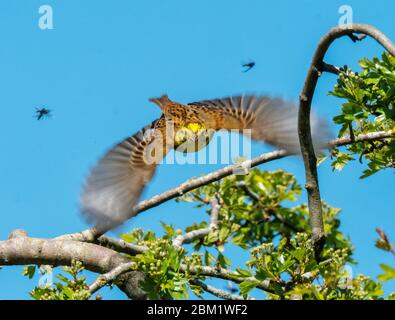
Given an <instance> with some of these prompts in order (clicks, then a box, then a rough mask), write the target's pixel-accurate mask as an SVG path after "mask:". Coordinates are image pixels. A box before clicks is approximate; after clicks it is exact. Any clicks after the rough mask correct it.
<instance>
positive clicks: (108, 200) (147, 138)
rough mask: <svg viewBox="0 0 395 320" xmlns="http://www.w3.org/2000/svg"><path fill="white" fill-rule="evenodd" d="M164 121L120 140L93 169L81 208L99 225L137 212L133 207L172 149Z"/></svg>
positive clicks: (115, 223) (109, 225)
mask: <svg viewBox="0 0 395 320" xmlns="http://www.w3.org/2000/svg"><path fill="white" fill-rule="evenodd" d="M164 123H165V119H164V117H161V118H160V119H158V120H156V121H154V122H152V123H151V124H150V125H148V126H146V127H144V128H143V129H142V130H140V131H139V132H137V133H136V134H135V135H133V136H131V137H129V138H127V139H125V140H123V141H122V142H120V143H118V144H117V145H115V146H114V147H113V148H111V149H110V150H109V151H108V152H107V153H106V154H105V155H104V156H103V157H102V158H101V159H100V160H99V161H98V163H97V164H96V165H95V167H94V168H93V169H92V171H91V172H90V174H89V176H88V178H87V179H86V183H85V185H84V188H83V191H82V196H81V212H82V213H83V214H84V215H85V216H86V217H87V219H88V221H89V222H91V223H95V225H96V227H97V228H105V229H111V228H113V227H116V226H118V225H120V224H122V223H123V222H124V221H125V220H127V219H128V218H130V217H132V216H134V212H133V207H134V206H135V205H136V203H137V201H138V200H139V198H140V195H141V193H142V191H143V189H144V187H145V185H146V184H147V183H148V182H149V181H150V180H151V178H152V176H153V174H154V173H155V169H156V166H157V164H158V163H159V162H160V161H161V160H162V158H163V157H164V156H165V155H166V153H167V151H168V150H167V148H166V146H165V144H164V139H163V136H162V134H163V132H164V130H163V128H164Z"/></svg>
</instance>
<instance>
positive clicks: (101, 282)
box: [89, 262, 135, 294]
mask: <svg viewBox="0 0 395 320" xmlns="http://www.w3.org/2000/svg"><path fill="white" fill-rule="evenodd" d="M133 265H135V262H127V263H123V264H121V265H119V266H117V267H115V268H114V269H112V270H111V271H110V272H107V273H105V274H102V275H101V276H99V277H98V278H97V279H96V280H95V281H94V282H93V283H92V284H91V285H90V286H89V292H90V293H91V294H94V293H95V292H96V291H97V290H99V289H100V288H102V287H104V286H105V285H107V284H108V283H110V282H113V281H114V280H115V279H116V278H118V277H119V276H120V275H121V274H123V273H125V272H127V271H130V268H131V267H132V266H133Z"/></svg>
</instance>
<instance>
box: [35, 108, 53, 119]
mask: <svg viewBox="0 0 395 320" xmlns="http://www.w3.org/2000/svg"><path fill="white" fill-rule="evenodd" d="M50 116H51V110H49V109H47V108H36V112H35V114H34V117H36V118H37V120H41V119H43V118H46V117H50Z"/></svg>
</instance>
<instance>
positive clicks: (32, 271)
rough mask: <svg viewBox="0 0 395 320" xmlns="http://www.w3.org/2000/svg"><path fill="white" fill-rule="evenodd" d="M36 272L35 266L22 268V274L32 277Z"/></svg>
mask: <svg viewBox="0 0 395 320" xmlns="http://www.w3.org/2000/svg"><path fill="white" fill-rule="evenodd" d="M35 272H36V266H27V267H24V268H23V275H24V276H27V277H29V279H32V278H33V276H34V274H35Z"/></svg>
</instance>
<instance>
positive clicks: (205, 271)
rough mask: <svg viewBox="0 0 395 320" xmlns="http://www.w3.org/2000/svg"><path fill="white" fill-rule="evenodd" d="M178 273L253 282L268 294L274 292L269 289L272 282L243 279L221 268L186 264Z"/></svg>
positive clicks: (251, 278)
mask: <svg viewBox="0 0 395 320" xmlns="http://www.w3.org/2000/svg"><path fill="white" fill-rule="evenodd" d="M180 271H182V272H185V273H190V274H193V275H200V276H206V277H213V278H218V279H223V280H229V281H232V282H235V283H242V282H243V281H251V282H255V283H256V284H257V285H256V287H257V288H259V289H261V290H263V291H266V292H270V293H274V290H273V289H272V288H271V284H272V280H270V279H265V280H263V281H260V280H258V279H256V278H255V277H243V276H240V275H239V274H238V273H237V272H235V271H232V270H228V269H225V268H221V267H210V266H191V265H186V264H181V265H180Z"/></svg>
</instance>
